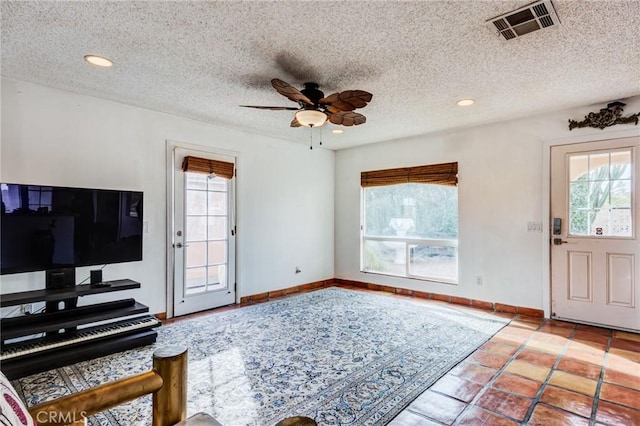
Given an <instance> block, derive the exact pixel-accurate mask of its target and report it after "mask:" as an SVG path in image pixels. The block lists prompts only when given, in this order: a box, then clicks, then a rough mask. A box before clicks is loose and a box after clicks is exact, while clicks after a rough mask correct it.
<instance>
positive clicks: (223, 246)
mask: <svg viewBox="0 0 640 426" xmlns="http://www.w3.org/2000/svg"><path fill="white" fill-rule="evenodd" d="M207 256H208V265H218V264H222V263H227V241H226V240H225V241H210V242H209V248H208V255H207Z"/></svg>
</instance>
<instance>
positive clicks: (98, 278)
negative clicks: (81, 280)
mask: <svg viewBox="0 0 640 426" xmlns="http://www.w3.org/2000/svg"><path fill="white" fill-rule="evenodd" d="M101 282H102V269H94V270H93V271H91V284H98V283H101Z"/></svg>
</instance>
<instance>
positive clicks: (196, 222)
mask: <svg viewBox="0 0 640 426" xmlns="http://www.w3.org/2000/svg"><path fill="white" fill-rule="evenodd" d="M186 232H187V233H186V237H187V239H186V241H187V242H191V241H204V240H206V239H207V217H206V216H187V231H186Z"/></svg>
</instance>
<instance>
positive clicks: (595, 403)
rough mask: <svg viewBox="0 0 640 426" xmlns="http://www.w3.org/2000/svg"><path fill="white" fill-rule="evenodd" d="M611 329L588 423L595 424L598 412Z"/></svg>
mask: <svg viewBox="0 0 640 426" xmlns="http://www.w3.org/2000/svg"><path fill="white" fill-rule="evenodd" d="M613 333H614V332H613V331H610V332H609V339H608V340H607V346H606V348H605V352H604V358H603V360H602V369H601V370H600V376H599V377H598V383H597V384H596V392H595V394H594V395H593V405H592V406H591V418H590V419H589V425H590V426H593V425H595V424H596V415H597V414H598V407H599V405H600V390H601V389H602V385H603V383H604V374H605V370H606V365H607V360H608V359H609V350H610V349H611V343H612V342H613Z"/></svg>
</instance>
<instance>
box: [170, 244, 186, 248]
mask: <svg viewBox="0 0 640 426" xmlns="http://www.w3.org/2000/svg"><path fill="white" fill-rule="evenodd" d="M173 246H174V247H175V248H182V247H187V246H188V244H182V243H175V244H174V245H173Z"/></svg>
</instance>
